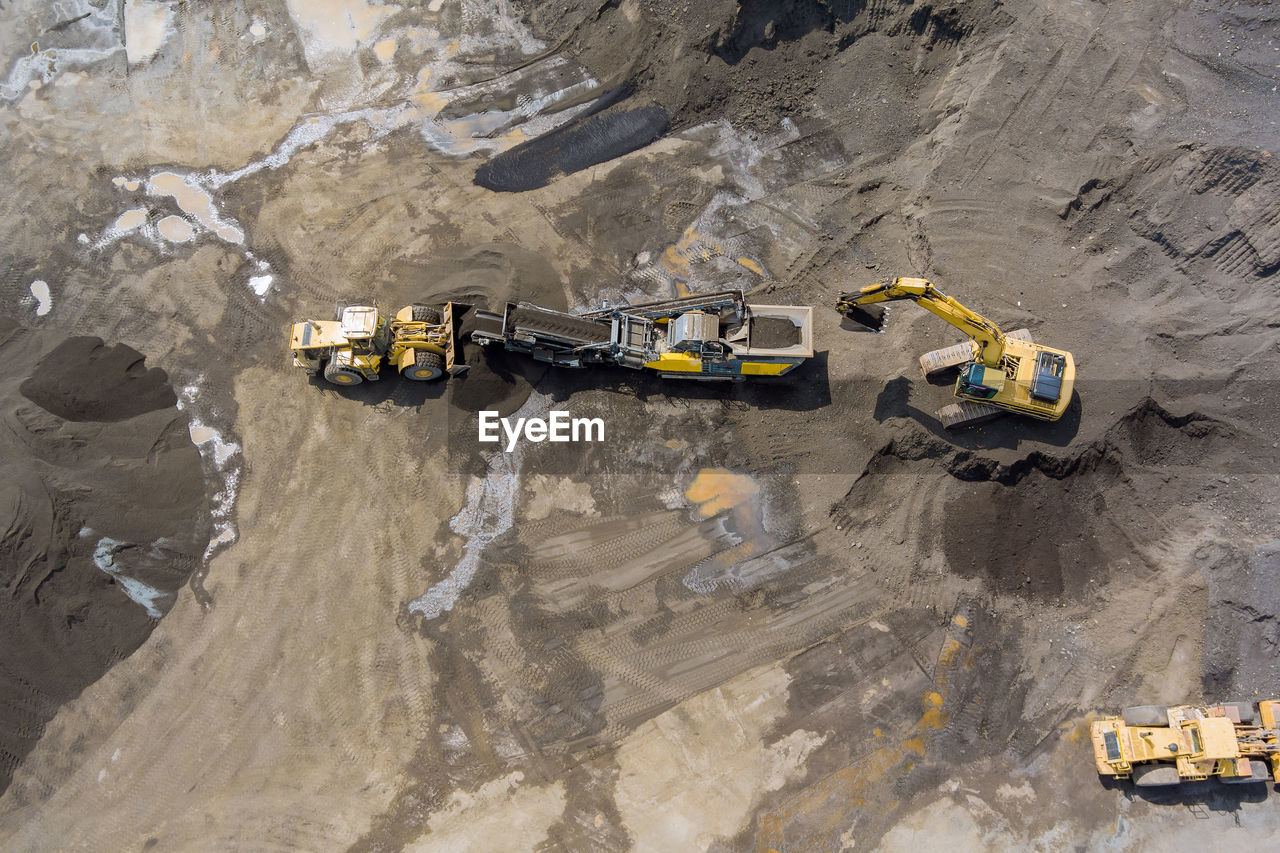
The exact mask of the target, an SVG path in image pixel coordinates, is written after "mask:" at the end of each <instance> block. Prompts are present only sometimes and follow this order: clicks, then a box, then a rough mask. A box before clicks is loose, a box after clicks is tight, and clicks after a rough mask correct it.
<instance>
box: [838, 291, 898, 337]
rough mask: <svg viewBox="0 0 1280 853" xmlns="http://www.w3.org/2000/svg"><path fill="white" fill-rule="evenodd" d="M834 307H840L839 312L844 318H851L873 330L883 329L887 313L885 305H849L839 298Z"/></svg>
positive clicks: (887, 309)
mask: <svg viewBox="0 0 1280 853" xmlns="http://www.w3.org/2000/svg"><path fill="white" fill-rule="evenodd" d="M836 307H837V308H838V309H840V313H841V314H843V315H844V317H845V319H846V320H852V321H853V322H855V323H857V324H858V325H860V326H866V327H867V328H868V329H870V330H871V331H873V332H882V331H884V324H885V320H886V319H887V315H888V313H889V308H888V307H887V306H883V307H882V306H880V305H868V306H862V305H851V304H849V303H848V302H845V301H844V300H843V299H841V300H840V301H839V302H837V303H836Z"/></svg>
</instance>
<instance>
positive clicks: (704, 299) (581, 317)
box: [289, 290, 813, 385]
mask: <svg viewBox="0 0 1280 853" xmlns="http://www.w3.org/2000/svg"><path fill="white" fill-rule="evenodd" d="M472 308H473V306H470V305H465V304H463V303H460V302H447V303H445V304H444V305H443V306H442V307H440V308H436V307H434V306H430V305H408V306H406V307H404V308H402V309H400V311H399V312H398V313H397V314H396V315H395V317H392V318H388V317H384V316H383V315H382V314H380V313H379V312H378V309H377V308H376V307H373V306H368V305H355V306H351V307H348V308H343V309H340V310H339V311H338V319H337V320H304V321H302V322H301V323H294V324H293V326H292V327H291V328H290V330H289V349H290V350H291V351H292V353H293V364H294V366H295V367H298V368H301V369H303V370H305V371H306V372H307V373H308V374H309V375H311V376H321V375H322V376H324V378H325V379H327V380H328V381H330V382H333V383H334V384H337V385H358V384H359V383H361V382H364V381H365V380H368V381H374V380H376V379H378V378H379V371H380V370H381V368H382V366H383V364H384V363H390V364H392V365H393V366H394V367H395V369H396V370H398V371H399V372H400V374H401V375H402V376H405V377H406V378H408V379H413V380H417V381H425V380H429V379H436V378H438V377H440V376H442V375H444V373H446V372H448V373H449V374H451V375H457V374H459V373H462V372H463V371H465V370H466V369H467V366H466V365H465V363H464V359H463V354H462V347H461V345H460V342H459V333H460V318H461V317H462V315H463V314H464V313H466V312H467V311H469V310H471V309H472ZM470 335H471V340H472V341H474V342H475V343H477V344H480V345H481V346H500V347H502V348H503V349H506V350H509V351H511V352H519V353H524V354H525V355H528V356H531V357H532V358H534V359H535V360H537V361H543V362H546V363H548V364H554V365H557V366H560V367H593V366H597V365H602V366H603V365H617V366H620V367H629V368H632V369H634V370H652V371H655V372H656V373H657V374H658V375H659V376H662V377H664V378H679V379H701V380H728V381H734V382H740V381H744V380H746V379H748V378H756V377H770V376H783V375H785V374H787V373H789V372H790V371H792V370H793V369H795V368H796V367H798V366H799V365H801V364H803V363H804V362H806V361H807V360H809V359H810V358H813V309H812V308H810V307H809V306H807V305H748V304H747V302H746V297H745V296H744V295H743V293H742V292H741V291H739V290H731V291H724V292H721V293H709V294H698V295H694V296H687V297H681V298H679V299H667V300H662V301H659V302H646V303H642V304H639V305H622V306H617V307H612V308H602V309H600V310H598V311H590V312H587V313H585V314H569V313H566V312H564V311H555V310H552V309H550V308H543V307H540V306H537V305H531V304H528V303H525V302H520V303H511V302H509V303H507V304H506V306H505V307H504V309H503V311H502V312H501V313H499V312H494V311H486V310H484V309H476V310H475V311H474V312H473V313H472V314H471V330H470Z"/></svg>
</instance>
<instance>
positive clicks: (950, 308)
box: [836, 278, 1076, 429]
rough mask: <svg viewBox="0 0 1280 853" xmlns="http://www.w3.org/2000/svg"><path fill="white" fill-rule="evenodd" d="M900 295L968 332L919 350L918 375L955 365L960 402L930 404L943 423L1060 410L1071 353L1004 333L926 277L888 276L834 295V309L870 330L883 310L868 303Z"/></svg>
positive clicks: (1071, 381)
mask: <svg viewBox="0 0 1280 853" xmlns="http://www.w3.org/2000/svg"><path fill="white" fill-rule="evenodd" d="M900 299H910V300H912V301H914V302H916V303H917V304H919V305H920V306H922V307H924V308H925V309H927V310H929V311H932V312H933V313H934V314H937V315H938V316H939V317H941V318H942V319H943V320H946V321H947V322H948V323H950V324H951V325H953V326H955V327H956V328H957V329H960V330H961V331H962V332H965V333H966V334H967V335H968V336H969V340H968V341H966V342H964V343H960V344H956V345H955V346H950V347H945V348H943V349H940V350H934V351H933V352H928V353H925V354H924V355H922V356H920V370H921V372H923V373H924V375H925V376H929V375H930V374H933V373H937V372H938V371H941V370H945V369H947V368H951V367H959V368H960V376H959V378H958V379H957V380H956V386H955V396H956V397H957V398H959V400H960V402H959V403H953V404H951V405H948V406H944V407H943V408H942V409H939V410H938V418H939V419H940V420H941V421H942V425H943V426H944V427H947V428H948V429H949V428H951V427H957V426H966V425H968V424H973V423H978V422H979V421H984V420H987V419H988V418H990V417H993V416H995V415H998V414H1000V413H1002V412H1017V413H1018V414H1023V415H1030V416H1031V417H1033V418H1039V419H1040V420H1044V421H1056V420H1058V419H1059V418H1061V417H1062V414H1063V412H1065V411H1066V410H1067V405H1068V404H1069V403H1070V402H1071V394H1072V390H1073V388H1074V385H1075V376H1076V369H1075V362H1074V360H1073V359H1072V358H1071V353H1069V352H1066V351H1065V350H1059V349H1052V348H1050V347H1046V346H1041V345H1040V344H1036V343H1033V342H1032V340H1031V333H1030V332H1028V331H1027V330H1026V329H1018V330H1016V331H1013V332H1009V333H1008V334H1006V333H1004V332H1002V331H1000V327H999V326H997V325H996V324H995V323H993V322H991V321H990V320H988V319H987V318H986V317H983V316H982V315H981V314H977V313H975V312H973V311H970V310H969V309H968V308H966V307H964V306H963V305H961V304H960V303H959V302H957V301H956V300H955V299H952V298H951V297H950V296H947V295H946V294H945V293H943V292H941V291H940V290H938V289H937V288H936V287H934V286H933V284H932V282H930V281H928V280H927V279H923V278H895V279H894V280H892V281H886V282H881V283H879V284H873V285H869V286H867V287H864V288H862V289H861V290H859V291H855V292H852V293H842V294H840V298H839V299H838V300H837V302H836V309H837V310H838V311H839V312H840V313H841V314H843V315H844V316H845V317H847V318H848V319H850V320H853V321H854V322H857V323H861V324H862V325H864V326H868V327H869V328H872V329H876V330H877V331H878V330H879V329H880V327H881V325H883V315H882V314H877V313H876V312H875V310H874V309H872V310H869V306H874V305H877V304H879V303H882V302H893V301H896V300H900Z"/></svg>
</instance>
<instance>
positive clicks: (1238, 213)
mask: <svg viewBox="0 0 1280 853" xmlns="http://www.w3.org/2000/svg"><path fill="white" fill-rule="evenodd" d="M1278 198H1280V164H1277V163H1276V162H1275V159H1274V158H1273V157H1272V156H1271V154H1270V153H1268V152H1266V151H1262V150H1259V149H1256V148H1242V147H1235V146H1204V145H1194V144H1187V145H1182V146H1179V147H1177V148H1175V149H1172V150H1170V151H1167V152H1164V153H1162V154H1160V155H1157V156H1154V157H1148V158H1144V159H1143V160H1140V161H1139V162H1138V163H1136V164H1135V165H1133V166H1131V167H1129V168H1127V169H1125V170H1124V171H1123V172H1122V173H1120V174H1118V175H1114V176H1111V177H1105V178H1095V179H1091V180H1090V181H1088V182H1086V183H1085V184H1084V185H1083V186H1082V187H1081V188H1080V190H1079V192H1078V193H1077V194H1076V197H1075V198H1074V199H1072V200H1071V201H1070V202H1069V203H1068V204H1067V205H1066V207H1065V208H1064V209H1063V211H1062V218H1063V219H1066V220H1068V221H1069V222H1072V223H1073V224H1076V225H1077V227H1078V230H1081V231H1087V230H1092V229H1098V228H1100V227H1116V226H1115V225H1113V223H1116V224H1118V223H1117V220H1119V221H1121V222H1123V223H1125V224H1126V225H1127V226H1128V227H1130V228H1132V229H1133V230H1134V231H1135V232H1137V233H1138V234H1140V235H1141V236H1143V237H1145V238H1146V239H1148V240H1150V241H1152V242H1153V243H1155V244H1156V245H1157V246H1158V247H1159V248H1160V250H1161V251H1162V252H1163V253H1164V254H1166V255H1168V256H1169V257H1170V258H1172V259H1173V260H1174V262H1175V264H1176V265H1177V266H1178V268H1179V269H1181V270H1182V271H1186V270H1187V269H1189V268H1190V267H1191V266H1192V265H1196V266H1204V267H1205V268H1204V269H1200V270H1198V272H1201V273H1208V274H1212V273H1213V272H1214V271H1215V270H1216V271H1217V272H1220V273H1223V274H1225V275H1227V276H1232V277H1237V278H1245V279H1257V278H1266V277H1268V276H1272V275H1274V274H1275V273H1276V271H1277V270H1280V201H1277V199H1278ZM1108 242H1110V241H1108Z"/></svg>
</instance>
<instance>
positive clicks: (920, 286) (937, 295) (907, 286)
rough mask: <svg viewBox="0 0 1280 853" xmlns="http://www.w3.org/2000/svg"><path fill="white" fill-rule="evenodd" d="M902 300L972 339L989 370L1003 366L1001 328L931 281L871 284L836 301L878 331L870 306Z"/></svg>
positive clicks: (852, 317)
mask: <svg viewBox="0 0 1280 853" xmlns="http://www.w3.org/2000/svg"><path fill="white" fill-rule="evenodd" d="M899 299H910V300H913V301H914V302H916V303H917V304H919V305H920V306H922V307H923V308H925V309H927V310H929V311H932V312H933V313H934V314H937V315H938V316H939V317H941V318H942V319H943V320H946V321H947V322H948V323H950V324H951V325H953V326H955V327H956V328H957V329H959V330H961V331H962V332H964V333H965V334H966V335H968V336H969V337H970V338H972V339H973V342H974V344H975V345H976V353H975V360H978V361H981V362H982V363H983V364H985V365H987V366H988V367H1000V366H1001V360H1002V359H1003V358H1004V350H1005V343H1004V340H1005V338H1004V333H1003V332H1001V331H1000V328H999V327H998V326H996V324H995V323H993V322H991V321H990V320H988V319H987V318H986V317H983V316H982V315H981V314H977V313H975V312H973V311H970V310H969V309H968V308H965V307H964V306H963V305H961V304H960V303H959V302H957V301H956V300H954V299H952V298H951V297H950V296H947V295H946V294H945V293H943V292H942V291H940V290H938V289H937V288H936V287H934V286H933V283H932V282H930V281H929V280H928V279H923V278H895V279H894V280H893V281H885V282H881V283H879V284H872V285H868V286H867V287H864V288H862V289H861V290H859V291H854V292H851V293H842V294H840V298H839V299H838V300H837V301H836V309H837V310H838V311H839V312H840V313H841V314H843V315H844V316H845V317H847V318H849V319H850V320H854V321H855V322H859V323H862V324H863V325H868V326H871V327H872V328H878V326H879V320H878V318H876V317H875V316H874V315H871V314H869V313H868V312H866V311H865V310H864V309H865V308H866V306H869V305H875V304H877V303H880V302H895V301H897V300H899ZM864 318H865V319H864Z"/></svg>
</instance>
